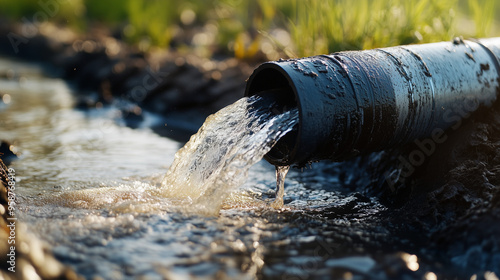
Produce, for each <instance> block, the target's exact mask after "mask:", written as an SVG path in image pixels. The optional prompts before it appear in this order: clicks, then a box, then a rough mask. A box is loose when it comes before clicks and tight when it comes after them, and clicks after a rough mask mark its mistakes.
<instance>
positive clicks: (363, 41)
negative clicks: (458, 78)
mask: <svg viewBox="0 0 500 280" xmlns="http://www.w3.org/2000/svg"><path fill="white" fill-rule="evenodd" d="M49 2H50V3H56V5H58V7H57V8H58V10H57V13H54V15H53V16H50V17H49V20H51V21H54V22H56V23H59V24H67V25H69V26H71V27H73V28H75V29H76V30H80V31H85V30H86V28H87V27H88V26H90V25H93V24H95V23H98V24H101V25H104V26H108V27H109V28H111V29H115V30H116V29H119V30H121V32H122V34H123V37H124V38H125V39H126V40H127V41H128V42H130V43H132V44H136V45H138V46H140V47H141V49H144V50H147V49H149V48H151V47H160V48H166V47H168V46H170V45H172V43H175V44H174V45H175V46H177V47H179V46H180V47H183V46H184V47H187V48H201V49H204V50H205V51H204V54H205V55H207V56H210V55H213V54H214V53H226V54H228V53H232V54H234V56H235V57H237V58H240V59H254V58H257V59H276V58H278V57H287V56H288V57H300V56H309V55H313V54H319V53H331V52H334V51H341V50H358V49H367V48H375V47H384V46H391V45H399V44H410V43H424V42H431V41H440V40H450V39H451V38H452V37H453V36H456V35H463V36H464V37H486V36H494V35H500V31H497V29H494V28H493V27H494V26H495V24H497V21H498V18H495V17H496V15H497V14H500V7H499V6H500V5H498V4H496V1H495V0H323V1H321V0H274V1H267V0H185V1H180V0H108V1H102V0H71V1H70V0H67V1H56V0H46V1H38V0H16V1H1V2H0V15H3V16H4V17H7V18H10V19H12V20H18V21H22V20H23V18H25V19H26V18H27V19H29V20H32V19H33V15H35V14H36V13H37V12H39V11H44V8H43V7H42V6H41V5H40V3H49ZM471 25H472V26H473V27H472V28H471ZM190 34H191V35H190ZM200 34H201V35H200ZM198 35H199V36H198ZM197 36H198V37H197Z"/></svg>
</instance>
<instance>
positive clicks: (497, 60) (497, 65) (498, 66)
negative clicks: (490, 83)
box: [468, 39, 500, 87]
mask: <svg viewBox="0 0 500 280" xmlns="http://www.w3.org/2000/svg"><path fill="white" fill-rule="evenodd" d="M468 41H471V42H474V43H476V44H478V45H479V46H480V47H482V48H483V49H484V50H485V51H486V52H487V53H488V55H489V56H490V57H491V58H492V59H493V62H494V63H495V68H496V69H497V73H498V78H499V79H500V57H498V56H497V55H496V54H495V53H494V52H493V51H492V50H490V48H488V47H487V46H485V45H483V43H481V41H480V40H477V39H468ZM498 86H499V87H500V84H499V85H498Z"/></svg>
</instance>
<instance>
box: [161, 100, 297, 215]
mask: <svg viewBox="0 0 500 280" xmlns="http://www.w3.org/2000/svg"><path fill="white" fill-rule="evenodd" d="M274 106H276V104H275V103H272V102H271V103H269V100H264V99H263V98H262V97H249V98H243V99H240V100H239V101H237V102H235V103H234V104H232V105H230V106H227V107H226V108H224V109H222V110H220V111H219V112H217V113H215V114H213V115H211V116H209V117H208V118H207V120H206V121H205V123H204V124H203V126H202V127H201V128H200V130H199V131H198V133H197V134H195V135H193V136H192V137H191V139H190V140H189V142H188V143H187V144H186V145H185V146H184V147H183V148H181V149H180V150H179V151H178V152H177V154H176V155H175V159H174V162H173V163H172V165H171V167H170V169H169V170H168V172H167V174H166V176H165V179H164V180H163V182H162V194H163V195H165V196H167V197H169V198H171V199H180V200H182V201H183V203H186V200H187V201H188V202H189V203H188V204H189V206H188V207H189V209H190V210H193V209H195V211H196V212H198V213H200V212H201V213H205V214H217V213H218V212H219V210H220V208H221V206H222V203H223V201H224V199H225V198H226V196H227V195H228V194H229V193H230V192H231V191H232V190H234V189H235V188H236V187H238V186H240V185H242V184H243V183H244V181H245V179H246V177H247V172H248V169H249V168H250V167H251V166H252V165H254V164H255V163H256V162H258V161H259V160H261V159H262V158H263V156H264V155H265V154H266V153H268V152H269V150H270V149H271V148H272V147H273V145H274V144H275V143H276V142H277V141H278V140H279V139H280V138H281V137H282V136H284V135H285V134H286V133H288V132H289V131H291V130H292V129H293V128H294V126H295V125H296V124H297V123H298V110H297V109H293V110H291V111H288V112H285V113H282V114H275V113H273V111H276V110H274V109H272V107H274Z"/></svg>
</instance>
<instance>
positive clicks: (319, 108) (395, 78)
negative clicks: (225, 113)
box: [245, 38, 500, 165]
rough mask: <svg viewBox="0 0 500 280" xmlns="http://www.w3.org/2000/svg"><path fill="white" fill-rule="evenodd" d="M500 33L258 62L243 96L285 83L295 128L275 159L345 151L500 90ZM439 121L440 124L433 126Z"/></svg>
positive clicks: (430, 127)
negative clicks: (498, 35) (296, 117)
mask: <svg viewBox="0 0 500 280" xmlns="http://www.w3.org/2000/svg"><path fill="white" fill-rule="evenodd" d="M499 58H500V38H491V39H482V40H477V41H469V40H468V41H465V40H462V39H459V38H456V39H454V40H453V41H452V42H441V43H433V44H422V45H409V46H399V47H391V48H383V49H375V50H367V51H349V52H339V53H334V54H331V55H319V56H314V57H308V58H302V59H292V60H279V61H275V62H267V63H264V64H262V65H260V66H259V67H258V68H257V69H255V71H254V72H253V74H252V75H251V76H250V78H249V80H248V82H247V86H246V91H245V96H252V95H256V94H260V95H265V94H266V92H268V91H273V92H276V91H281V92H284V93H285V95H287V98H285V99H284V100H287V101H288V102H290V100H291V101H293V102H292V103H294V104H295V105H296V106H297V107H298V108H299V118H300V120H299V126H298V129H297V131H295V132H293V133H291V134H289V135H287V136H286V137H285V138H284V139H282V140H280V142H279V143H278V144H277V145H276V146H275V147H274V148H273V149H272V150H271V152H270V153H268V154H267V155H266V159H267V160H268V161H269V162H271V163H272V164H274V165H291V164H298V165H302V164H304V163H306V162H310V161H316V160H322V159H332V160H337V161H338V160H344V159H346V158H349V157H352V156H355V155H358V154H361V153H365V152H371V151H377V150H382V149H384V148H387V147H392V146H395V145H398V144H402V143H407V142H410V141H413V140H415V139H418V138H423V137H427V136H431V135H432V133H436V131H440V129H443V130H444V129H447V128H449V127H450V126H452V125H453V124H454V123H455V122H457V121H458V120H459V118H460V117H463V115H462V114H461V113H462V112H464V111H465V112H471V111H474V110H475V109H477V108H478V107H479V106H480V105H486V106H488V105H490V104H491V103H492V102H493V101H495V100H496V97H497V94H498V93H499V92H500V77H499V73H500V62H499ZM436 129H438V130H436Z"/></svg>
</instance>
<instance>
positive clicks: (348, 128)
mask: <svg viewBox="0 0 500 280" xmlns="http://www.w3.org/2000/svg"><path fill="white" fill-rule="evenodd" d="M335 55H337V54H332V55H326V54H322V55H320V57H324V58H326V59H328V60H330V61H332V62H333V63H335V64H337V65H338V66H340V68H342V70H343V71H344V73H345V76H346V77H347V79H348V80H349V84H350V85H351V89H352V92H353V93H354V101H356V108H357V109H358V111H359V110H360V106H359V101H358V97H357V95H356V91H355V87H354V83H353V81H352V79H351V76H349V71H347V67H346V66H345V65H344V64H343V63H342V62H340V61H339V60H338V59H336V58H335ZM347 117H348V118H349V120H348V121H347V127H346V131H351V120H350V118H351V116H350V115H349V114H348V115H347Z"/></svg>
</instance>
